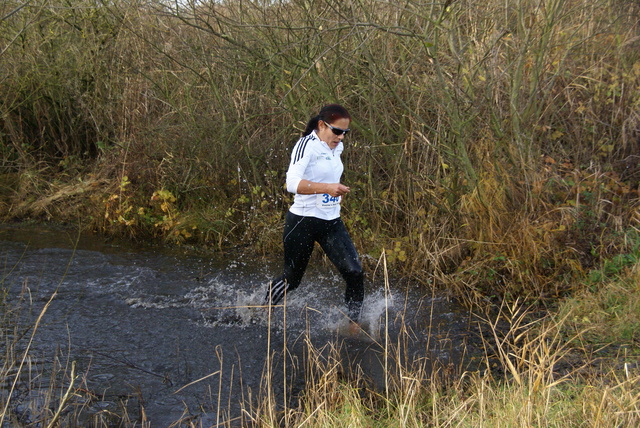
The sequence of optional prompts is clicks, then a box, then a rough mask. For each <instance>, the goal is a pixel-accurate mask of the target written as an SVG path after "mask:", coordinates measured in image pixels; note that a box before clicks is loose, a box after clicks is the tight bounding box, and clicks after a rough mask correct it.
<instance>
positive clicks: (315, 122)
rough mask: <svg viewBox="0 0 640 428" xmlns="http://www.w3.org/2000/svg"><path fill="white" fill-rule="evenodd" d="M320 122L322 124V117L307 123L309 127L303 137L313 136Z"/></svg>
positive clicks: (316, 117) (314, 118) (313, 118)
mask: <svg viewBox="0 0 640 428" xmlns="http://www.w3.org/2000/svg"><path fill="white" fill-rule="evenodd" d="M318 122H320V115H318V116H315V117H312V118H311V119H309V122H307V127H306V128H305V130H304V133H303V134H302V136H303V137H306V136H307V135H309V134H311V133H312V132H313V131H314V130H316V129H318Z"/></svg>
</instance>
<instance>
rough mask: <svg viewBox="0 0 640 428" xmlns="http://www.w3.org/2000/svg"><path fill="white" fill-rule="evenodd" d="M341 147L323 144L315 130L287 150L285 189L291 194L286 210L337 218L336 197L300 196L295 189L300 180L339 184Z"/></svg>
mask: <svg viewBox="0 0 640 428" xmlns="http://www.w3.org/2000/svg"><path fill="white" fill-rule="evenodd" d="M342 150H344V145H343V144H342V142H340V143H339V144H338V145H337V146H336V148H335V149H333V150H331V149H330V148H329V146H328V145H327V143H325V142H324V141H322V140H320V138H318V136H317V135H316V133H315V131H313V132H312V133H311V134H309V135H307V136H304V137H302V138H300V139H299V140H298V142H297V143H296V144H295V146H294V147H293V151H292V152H291V162H290V163H289V170H288V171H287V190H288V191H289V192H291V193H294V194H295V196H294V198H293V205H292V206H291V208H289V211H291V212H292V213H293V214H296V215H300V216H305V217H317V218H320V219H323V220H333V219H335V218H338V217H340V200H341V198H340V197H337V198H333V197H331V196H330V195H329V194H319V195H301V194H298V193H297V192H298V185H299V184H300V181H301V180H302V179H305V180H309V181H312V182H314V183H339V182H340V177H341V176H342V172H343V171H344V166H343V165H342V160H341V159H340V154H341V153H342Z"/></svg>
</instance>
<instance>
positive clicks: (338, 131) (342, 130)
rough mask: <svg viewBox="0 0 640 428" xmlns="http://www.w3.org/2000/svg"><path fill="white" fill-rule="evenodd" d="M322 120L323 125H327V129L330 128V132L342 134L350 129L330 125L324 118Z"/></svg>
mask: <svg viewBox="0 0 640 428" xmlns="http://www.w3.org/2000/svg"><path fill="white" fill-rule="evenodd" d="M323 122H324V124H325V125H327V126H328V127H329V129H331V132H333V133H334V134H336V135H342V134H344V135H347V133H348V132H349V131H351V129H342V128H336V127H335V126H331V124H330V123H329V122H327V121H326V120H323Z"/></svg>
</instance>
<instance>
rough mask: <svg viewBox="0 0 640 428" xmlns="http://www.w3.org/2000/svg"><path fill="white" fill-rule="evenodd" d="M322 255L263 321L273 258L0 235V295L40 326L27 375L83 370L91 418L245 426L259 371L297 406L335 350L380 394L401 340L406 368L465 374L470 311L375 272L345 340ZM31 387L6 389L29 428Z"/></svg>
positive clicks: (34, 403) (259, 387)
mask: <svg viewBox="0 0 640 428" xmlns="http://www.w3.org/2000/svg"><path fill="white" fill-rule="evenodd" d="M319 254H321V251H320V250H319V249H316V252H315V253H314V256H313V258H312V261H311V263H310V265H309V269H308V270H307V272H306V274H305V277H304V279H303V282H302V284H301V286H300V288H298V289H297V290H295V292H293V293H291V295H290V296H287V305H286V308H287V309H286V311H285V310H284V309H283V308H275V309H274V310H273V311H271V312H269V311H267V310H266V309H265V308H262V307H260V304H261V302H262V298H263V297H264V293H265V290H266V284H267V282H268V281H269V279H270V278H271V277H273V276H274V275H275V274H277V273H278V272H279V270H280V265H281V261H280V260H279V259H275V258H274V259H273V260H269V259H266V258H264V259H263V258H249V257H247V256H245V255H242V254H241V253H240V252H238V251H232V252H226V253H221V252H214V251H203V250H194V249H186V248H165V247H162V246H144V245H136V244H133V243H131V242H120V241H117V240H108V239H105V238H104V237H100V236H96V235H89V234H78V233H77V232H74V231H72V230H71V229H67V228H62V227H43V226H33V225H0V292H2V291H3V290H5V292H6V293H7V294H6V296H7V297H6V301H7V302H8V305H7V307H20V308H21V309H20V313H19V315H18V318H19V323H20V327H21V328H22V330H25V329H26V327H27V326H31V327H32V328H30V329H29V330H27V331H26V333H25V335H24V337H23V338H20V339H19V341H18V339H16V341H17V343H18V345H17V348H18V351H19V352H18V353H19V355H18V356H19V357H20V356H21V355H22V354H20V352H25V350H26V347H27V346H29V355H30V356H33V361H34V362H33V363H32V368H31V370H34V371H36V370H40V371H41V372H43V373H46V372H47V371H48V370H50V369H51V366H53V365H54V363H56V362H57V364H58V365H62V366H64V365H69V366H70V364H71V362H73V363H74V364H75V372H76V375H77V376H78V380H77V381H76V383H80V382H82V390H83V391H86V394H85V396H86V397H91V399H87V398H85V399H84V401H82V402H81V403H77V405H78V406H80V405H81V407H82V416H81V420H82V418H85V419H84V420H86V421H89V420H92V419H91V418H93V419H94V420H95V418H96V417H97V416H96V415H105V417H107V416H108V415H112V414H122V413H123V412H124V413H125V414H126V415H127V417H128V418H129V419H130V420H131V421H132V423H136V422H137V423H138V424H139V423H140V421H148V423H150V426H152V427H168V426H171V425H172V424H176V423H177V422H178V421H180V422H181V423H186V422H190V423H193V424H195V425H196V426H203V427H210V426H217V425H218V424H220V425H222V424H226V425H225V426H227V425H229V426H245V425H246V424H247V417H248V414H249V413H250V412H249V409H250V407H251V405H255V404H256V400H259V399H260V398H261V397H264V391H265V389H264V385H265V376H264V374H265V368H267V367H269V368H270V371H271V377H270V379H271V384H272V391H273V396H274V397H275V402H276V403H277V406H280V407H281V406H283V405H284V404H285V402H286V403H287V404H288V405H292V404H295V400H296V398H297V396H298V393H299V392H300V391H302V390H304V386H305V373H304V371H305V367H306V364H305V359H306V358H309V355H311V354H314V353H316V354H314V355H317V356H320V358H329V356H330V354H331V352H332V350H337V351H336V352H337V355H338V357H337V358H339V359H341V360H342V364H343V365H344V366H345V370H347V371H349V370H350V371H353V372H356V371H358V372H360V373H361V374H362V376H363V377H364V378H365V379H367V381H368V383H369V384H370V385H371V387H372V388H379V389H382V388H384V385H385V370H391V368H390V366H389V363H388V361H387V359H385V358H384V349H385V347H387V346H388V344H389V343H392V344H393V343H396V344H399V343H401V342H402V355H403V358H406V359H407V360H409V361H424V362H426V363H427V365H429V366H430V365H431V364H433V363H434V362H437V363H438V364H440V365H441V366H446V365H452V366H459V365H460V364H462V361H463V359H464V355H463V352H464V351H463V350H464V343H465V340H466V337H467V336H468V324H469V315H468V313H467V312H466V311H465V310H464V309H463V308H462V307H460V306H458V305H457V304H456V303H455V302H453V301H450V300H449V299H447V298H446V297H444V296H438V295H435V296H432V295H428V296H423V295H422V293H421V290H420V289H418V287H417V286H416V285H412V284H407V283H404V284H403V285H396V284H393V283H392V284H388V281H385V279H384V277H383V275H381V272H379V271H381V269H379V271H378V272H376V273H375V275H374V274H373V273H372V272H367V275H368V276H367V280H366V298H365V302H364V308H363V314H362V331H360V332H358V333H356V334H349V333H347V321H346V318H345V315H344V314H343V312H342V311H343V302H342V298H343V293H344V284H343V281H342V279H341V278H340V276H339V275H338V274H337V272H336V271H335V269H334V268H333V266H331V265H330V264H329V263H327V262H325V261H324V260H323V257H322V256H320V255H319ZM48 302H49V303H48ZM45 307H46V311H43V309H44V308H45ZM40 316H41V319H40V320H39V322H38V318H39V317H40ZM36 324H37V329H35V328H33V327H34V326H36ZM4 336H6V337H9V336H8V333H7V334H5V335H4ZM29 339H32V340H31V343H30V344H28V343H29V342H28V340H29ZM6 340H8V339H7V338H5V337H3V341H6ZM0 346H2V347H3V348H2V349H3V353H4V352H5V348H6V345H4V344H3V345H0ZM311 350H313V351H311ZM334 353H335V352H334ZM43 376H44V375H42V376H40V378H42V377H43ZM32 378H33V375H32V374H30V375H28V376H27V374H26V369H23V370H22V373H21V375H20V376H19V379H18V382H17V384H16V387H15V388H14V389H13V392H12V393H11V409H12V411H13V412H14V414H16V415H18V416H19V417H20V418H22V420H23V422H25V423H28V422H32V420H31V419H30V418H33V417H34V415H35V414H36V413H37V411H36V410H37V407H38V406H44V405H47V404H46V403H45V401H46V400H44V399H43V398H42V397H41V395H42V394H40V395H39V392H38V389H37V387H35V386H34V381H33V379H32ZM7 380H9V381H13V378H11V377H8V379H4V384H3V386H2V394H3V395H2V402H4V401H5V400H6V399H7V397H9V394H10V392H9V391H10V389H9V385H8V382H7ZM67 384H68V380H67ZM177 426H179V424H178V425H177Z"/></svg>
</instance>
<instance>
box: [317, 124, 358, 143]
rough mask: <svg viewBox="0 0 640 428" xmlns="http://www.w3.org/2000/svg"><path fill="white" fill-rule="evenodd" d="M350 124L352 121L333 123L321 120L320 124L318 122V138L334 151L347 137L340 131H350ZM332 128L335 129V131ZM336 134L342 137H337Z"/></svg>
mask: <svg viewBox="0 0 640 428" xmlns="http://www.w3.org/2000/svg"><path fill="white" fill-rule="evenodd" d="M349 123H351V120H350V119H346V118H342V119H336V120H334V121H333V122H331V123H327V122H325V121H324V120H320V122H318V131H317V134H318V137H319V138H320V139H321V140H322V141H324V142H325V143H327V145H328V146H329V148H330V149H331V150H333V149H335V148H336V147H337V146H338V144H339V143H340V141H342V139H343V138H344V136H345V133H344V132H340V131H344V130H348V129H349ZM331 127H333V130H332V129H331ZM336 133H338V134H340V135H336Z"/></svg>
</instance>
